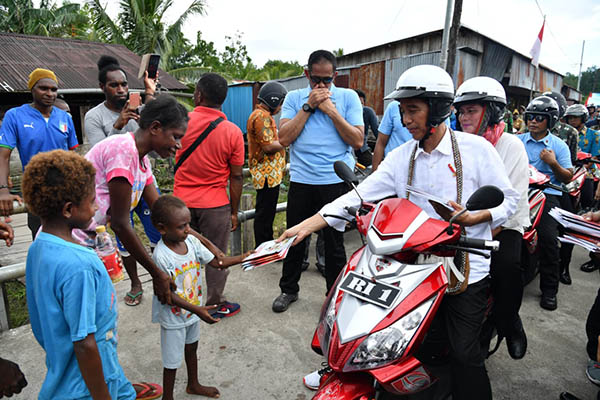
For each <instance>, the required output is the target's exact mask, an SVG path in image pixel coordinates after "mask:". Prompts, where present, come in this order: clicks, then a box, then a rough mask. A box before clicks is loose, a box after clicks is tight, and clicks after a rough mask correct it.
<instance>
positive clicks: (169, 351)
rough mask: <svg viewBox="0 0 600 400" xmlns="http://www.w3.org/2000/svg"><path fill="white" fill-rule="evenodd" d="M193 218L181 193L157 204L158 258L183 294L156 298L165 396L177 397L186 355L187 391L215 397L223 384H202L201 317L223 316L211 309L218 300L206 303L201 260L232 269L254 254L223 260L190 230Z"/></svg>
mask: <svg viewBox="0 0 600 400" xmlns="http://www.w3.org/2000/svg"><path fill="white" fill-rule="evenodd" d="M190 221H191V214H190V210H189V209H188V208H187V207H186V205H185V203H184V202H183V201H182V200H181V199H179V198H177V197H175V196H171V195H165V196H161V197H160V198H159V199H158V200H156V202H155V203H154V205H153V206H152V223H153V224H154V226H155V227H156V229H157V230H158V231H159V232H160V234H161V236H162V238H161V240H160V241H159V242H158V244H157V245H156V249H155V250H154V254H153V255H152V258H153V259H154V261H155V262H156V265H158V267H159V268H161V269H162V270H164V271H165V272H167V273H168V274H169V275H170V276H171V278H172V279H173V283H174V284H175V286H177V289H176V291H175V293H176V294H177V296H171V299H172V302H173V306H169V305H168V304H160V302H159V301H158V299H157V298H156V296H154V300H153V303H152V322H157V323H159V324H160V325H161V330H160V332H161V333H160V338H161V352H162V359H163V365H164V371H163V387H164V392H163V399H164V400H171V399H173V388H174V386H175V374H176V372H177V368H179V367H180V366H181V362H182V360H183V358H184V357H185V364H186V367H187V374H188V383H187V387H186V392H187V393H189V394H197V395H202V396H208V397H213V398H217V397H219V396H220V393H219V390H218V389H217V388H215V387H209V386H202V385H201V384H200V383H199V382H198V359H197V356H196V350H197V348H198V338H199V336H200V323H199V318H198V317H200V319H202V320H203V321H204V322H206V323H209V324H214V323H215V322H218V321H219V320H218V319H215V318H213V317H211V315H210V313H209V310H211V309H214V308H216V307H217V306H216V305H214V306H208V307H202V306H201V304H202V269H201V264H208V265H210V266H212V267H215V268H227V267H229V266H231V265H234V264H239V263H241V262H242V260H243V259H244V258H245V257H246V256H247V255H248V254H244V255H241V256H236V257H220V258H219V261H217V259H216V258H215V256H214V255H213V254H212V253H211V252H210V251H208V250H207V249H206V247H204V246H203V245H202V244H201V243H200V240H198V239H197V238H196V237H194V236H191V235H189V233H190ZM186 310H187V311H186Z"/></svg>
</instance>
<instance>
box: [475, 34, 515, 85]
mask: <svg viewBox="0 0 600 400" xmlns="http://www.w3.org/2000/svg"><path fill="white" fill-rule="evenodd" d="M512 54H513V51H512V50H511V49H509V48H508V47H505V46H503V45H501V44H498V43H494V42H492V41H491V40H486V43H485V50H484V51H483V61H482V65H481V76H489V77H490V78H494V79H495V80H497V81H500V82H501V81H502V78H504V73H505V72H506V69H507V68H508V64H510V62H511V59H512Z"/></svg>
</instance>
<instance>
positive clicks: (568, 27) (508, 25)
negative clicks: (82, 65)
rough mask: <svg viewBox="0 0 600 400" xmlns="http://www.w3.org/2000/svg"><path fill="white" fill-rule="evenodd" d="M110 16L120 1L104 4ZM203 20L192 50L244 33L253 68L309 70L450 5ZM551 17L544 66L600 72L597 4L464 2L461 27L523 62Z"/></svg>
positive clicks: (273, 10)
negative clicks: (328, 53) (320, 56)
mask: <svg viewBox="0 0 600 400" xmlns="http://www.w3.org/2000/svg"><path fill="white" fill-rule="evenodd" d="M102 2H103V4H108V12H109V14H111V15H114V14H115V13H116V12H117V11H118V1H117V0H102ZM206 2H207V7H206V15H204V16H196V17H192V18H190V19H189V20H188V21H187V23H186V24H185V25H184V29H183V30H184V33H185V35H186V37H187V38H188V39H190V40H192V41H193V42H195V40H196V32H197V31H198V30H200V31H201V32H202V37H203V38H204V39H205V40H208V41H213V42H215V46H216V48H217V49H218V50H222V49H223V48H224V46H225V43H226V41H225V36H226V35H230V36H231V35H233V34H235V33H236V32H241V33H242V42H243V43H244V44H245V45H246V47H247V49H248V54H249V56H250V57H251V58H252V61H253V62H254V63H255V64H256V65H258V66H259V67H260V66H262V65H263V64H264V63H265V62H266V61H268V60H269V59H280V60H286V61H298V62H299V63H300V64H305V63H306V61H307V60H308V55H309V54H310V53H311V52H312V51H313V50H317V49H321V48H323V49H327V50H334V49H339V48H342V49H343V50H344V53H345V54H348V53H351V52H353V51H358V50H361V49H365V48H368V47H372V46H376V45H379V44H383V43H387V42H391V41H395V40H399V39H402V38H406V37H410V36H414V35H418V34H421V33H425V32H429V31H432V30H435V29H441V28H443V25H444V18H445V14H446V4H447V0H368V1H364V0H361V1H358V0H337V1H332V0H304V1H302V2H292V1H289V0H279V1H275V0H253V1H242V0H206ZM190 3H191V0H175V1H174V5H173V6H172V7H171V8H170V9H169V11H168V13H167V15H166V19H167V21H168V22H172V21H174V20H175V19H176V18H177V17H178V16H179V15H180V14H181V13H182V12H183V11H184V10H185V9H186V8H187V7H188V6H189V4H190ZM542 12H543V13H544V14H545V15H546V26H545V30H544V37H543V41H542V50H541V56H540V63H541V64H544V65H546V66H548V67H549V68H551V69H554V70H556V71H558V72H560V73H563V74H564V73H566V72H571V73H573V74H577V73H578V72H579V63H580V58H581V48H582V42H583V41H584V40H585V41H586V43H585V52H584V57H583V70H584V71H585V70H586V69H587V68H588V67H591V66H593V65H597V66H600V23H599V22H598V21H600V1H597V0H567V1H565V0H537V1H536V0H499V1H498V0H495V1H492V0H463V12H462V19H461V21H462V23H463V24H465V25H467V26H468V27H470V28H472V29H474V30H476V31H478V32H480V33H482V34H484V35H486V36H488V37H490V38H492V39H494V40H496V41H498V42H500V43H502V44H504V45H506V46H508V47H510V48H513V49H515V50H517V51H519V52H521V53H523V54H525V55H529V51H530V50H531V47H532V45H533V43H534V41H535V38H536V37H537V35H538V33H539V31H540V28H541V27H542V22H543V20H544V17H543V14H542Z"/></svg>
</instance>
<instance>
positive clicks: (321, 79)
mask: <svg viewBox="0 0 600 400" xmlns="http://www.w3.org/2000/svg"><path fill="white" fill-rule="evenodd" d="M310 80H311V81H312V82H313V83H314V84H315V85H318V84H319V83H321V82H323V83H325V84H329V83H331V81H333V76H312V75H311V76H310Z"/></svg>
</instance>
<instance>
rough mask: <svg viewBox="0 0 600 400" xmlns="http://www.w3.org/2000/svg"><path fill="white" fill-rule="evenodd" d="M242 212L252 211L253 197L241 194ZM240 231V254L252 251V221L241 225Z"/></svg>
mask: <svg viewBox="0 0 600 400" xmlns="http://www.w3.org/2000/svg"><path fill="white" fill-rule="evenodd" d="M240 208H241V209H242V211H248V210H252V209H254V196H253V195H251V194H243V195H242V198H241V201H240ZM241 229H242V253H245V252H247V251H249V250H254V247H255V246H254V219H249V220H247V221H244V222H242V223H241Z"/></svg>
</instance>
